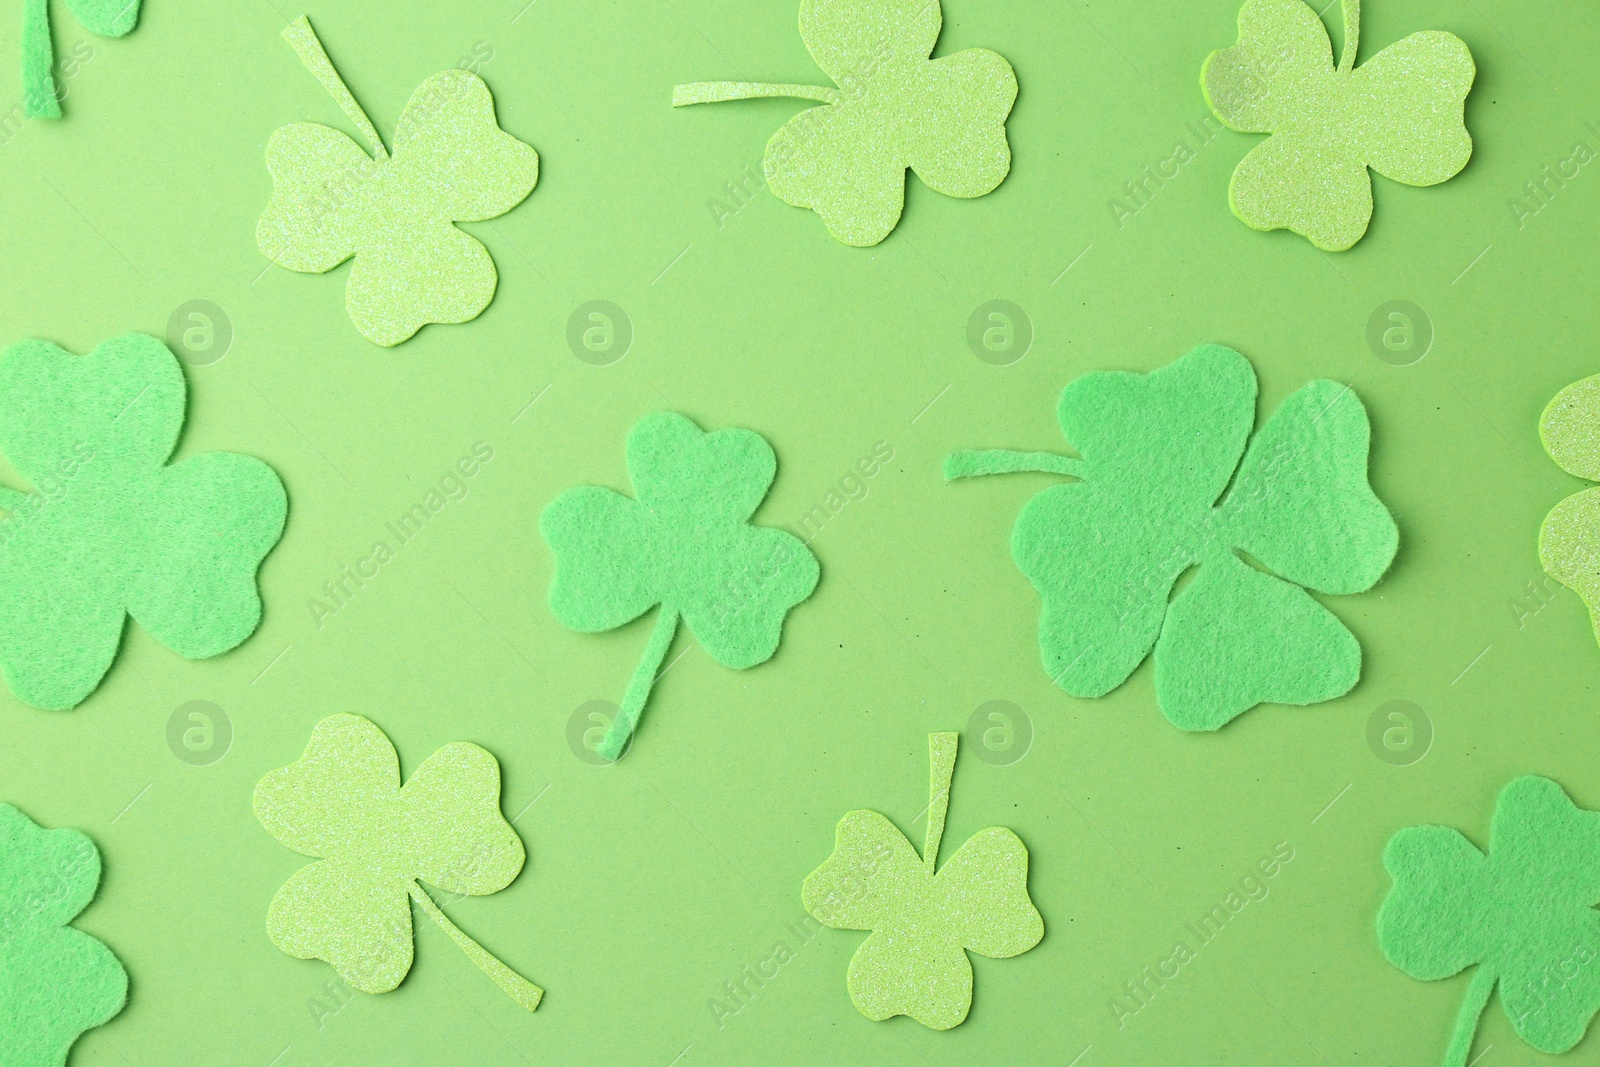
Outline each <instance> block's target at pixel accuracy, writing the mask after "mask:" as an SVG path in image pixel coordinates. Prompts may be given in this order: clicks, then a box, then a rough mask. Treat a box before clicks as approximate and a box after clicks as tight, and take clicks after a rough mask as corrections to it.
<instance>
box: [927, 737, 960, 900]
mask: <svg viewBox="0 0 1600 1067" xmlns="http://www.w3.org/2000/svg"><path fill="white" fill-rule="evenodd" d="M959 737H960V735H959V734H955V733H940V734H929V735H928V832H927V834H926V835H924V836H923V839H922V865H923V866H924V867H926V868H927V870H928V873H929V874H930V875H931V874H934V873H935V872H937V871H938V869H939V839H940V838H941V837H943V836H944V817H945V815H946V813H948V812H949V810H950V777H951V775H953V774H954V773H955V769H956V742H957V740H958V738H959Z"/></svg>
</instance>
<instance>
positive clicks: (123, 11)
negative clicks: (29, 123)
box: [22, 0, 140, 119]
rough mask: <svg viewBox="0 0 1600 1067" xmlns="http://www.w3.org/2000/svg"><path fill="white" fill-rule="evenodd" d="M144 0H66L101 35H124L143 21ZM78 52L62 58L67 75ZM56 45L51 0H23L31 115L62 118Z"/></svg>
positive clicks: (25, 94) (25, 103)
mask: <svg viewBox="0 0 1600 1067" xmlns="http://www.w3.org/2000/svg"><path fill="white" fill-rule="evenodd" d="M139 2H140V0H66V3H67V10H68V11H70V12H72V17H73V18H74V19H76V20H77V21H78V24H79V25H80V26H82V27H83V28H84V29H86V30H88V31H89V32H90V33H92V34H95V35H96V36H98V37H122V36H125V35H126V34H127V33H128V32H129V31H130V30H132V29H133V27H134V23H136V22H138V21H139ZM91 54H92V53H91ZM77 64H78V57H77V55H76V53H74V55H73V56H72V57H71V58H70V59H64V60H62V61H61V69H62V71H63V72H64V73H65V74H66V76H67V77H69V78H70V77H71V76H72V74H73V72H74V71H76V70H77ZM55 66H56V48H55V44H54V42H53V41H51V39H50V0H22V107H23V114H25V115H26V116H27V117H28V118H30V119H58V118H60V117H61V101H62V99H63V98H65V96H66V89H65V88H64V87H59V88H58V87H57V85H56V75H55Z"/></svg>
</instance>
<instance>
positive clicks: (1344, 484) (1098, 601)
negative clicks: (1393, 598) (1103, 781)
mask: <svg viewBox="0 0 1600 1067" xmlns="http://www.w3.org/2000/svg"><path fill="white" fill-rule="evenodd" d="M1255 407H1256V377H1255V372H1254V371H1253V370H1252V369H1251V367H1250V363H1249V361H1247V360H1246V359H1245V358H1244V357H1243V356H1241V355H1240V354H1239V353H1237V352H1235V351H1233V350H1232V349H1230V348H1224V347H1222V346H1221V345H1204V346H1202V347H1199V348H1196V349H1194V350H1193V351H1192V352H1190V353H1189V354H1188V355H1186V356H1184V357H1183V358H1182V359H1179V360H1177V361H1175V362H1173V363H1170V364H1168V365H1167V366H1165V367H1162V368H1160V369H1158V370H1154V371H1151V372H1150V373H1149V374H1130V373H1126V372H1122V371H1115V372H1102V373H1096V374H1087V375H1084V376H1083V377H1081V378H1079V379H1077V380H1076V381H1074V382H1072V383H1071V384H1069V385H1068V386H1067V387H1066V388H1065V389H1064V390H1062V392H1061V400H1060V403H1059V405H1058V407H1057V409H1056V418H1057V420H1058V421H1059V422H1060V424H1061V430H1062V432H1063V433H1064V434H1065V435H1066V437H1067V439H1068V440H1069V441H1071V442H1073V443H1074V444H1075V445H1077V447H1078V449H1079V450H1080V452H1081V453H1082V455H1081V457H1069V456H1062V455H1057V454H1055V453H1051V452H1026V453H1025V452H1010V451H978V452H957V453H955V454H953V455H951V456H950V457H949V458H948V459H947V460H946V461H945V477H946V478H947V479H955V478H967V477H973V476H976V475H984V474H1005V473H1011V472H1016V471H1041V472H1046V473H1050V474H1059V475H1066V476H1069V477H1073V478H1077V479H1079V481H1077V482H1076V483H1072V484H1067V485H1056V486H1052V487H1050V488H1049V489H1046V490H1044V491H1043V492H1041V493H1039V494H1038V495H1037V496H1035V497H1034V498H1033V499H1032V500H1030V501H1029V502H1028V504H1027V506H1026V507H1024V508H1023V509H1022V514H1021V515H1020V516H1019V517H1018V518H1017V524H1016V527H1015V528H1014V529H1013V531H1012V534H1011V554H1012V557H1013V558H1014V559H1015V560H1016V562H1017V566H1018V567H1019V568H1020V569H1021V570H1022V573H1023V574H1025V575H1027V576H1028V580H1029V581H1030V582H1032V583H1033V587H1034V589H1036V590H1037V591H1038V593H1039V597H1040V599H1041V600H1042V601H1043V610H1042V612H1041V614H1040V618H1039V646H1040V649H1041V650H1042V652H1043V654H1044V665H1045V670H1047V671H1048V672H1049V673H1050V677H1051V678H1052V679H1054V681H1055V684H1057V685H1059V686H1060V687H1061V688H1062V689H1065V690H1066V691H1067V692H1068V693H1071V694H1072V695H1073V696H1077V697H1097V696H1102V695H1104V694H1105V693H1108V692H1110V691H1111V690H1113V689H1115V688H1116V687H1117V686H1119V685H1121V684H1122V683H1123V681H1124V680H1126V679H1127V677H1128V675H1130V674H1132V673H1133V670H1134V668H1136V667H1137V666H1138V665H1139V664H1140V663H1142V662H1143V661H1144V658H1145V657H1146V656H1148V655H1150V654H1151V649H1152V648H1154V655H1155V689H1156V699H1157V702H1158V703H1159V704H1160V706H1161V710H1162V713H1163V714H1165V715H1166V717H1167V718H1168V719H1169V720H1171V721H1172V723H1173V724H1174V725H1176V726H1178V727H1179V728H1181V729H1184V730H1215V729H1217V728H1219V727H1221V726H1222V725H1223V724H1225V723H1227V722H1230V721H1231V720H1233V719H1234V718H1235V717H1237V716H1239V715H1241V714H1243V713H1244V712H1245V711H1247V710H1249V709H1250V708H1252V707H1254V706H1255V705H1257V704H1261V703H1267V702H1272V703H1278V704H1315V703H1318V702H1319V701H1324V700H1332V699H1333V698H1334V697H1338V696H1342V695H1343V694H1344V693H1346V692H1348V691H1349V690H1350V688H1351V687H1352V686H1354V685H1355V684H1356V680H1357V679H1358V678H1359V677H1360V675H1361V646H1360V645H1358V644H1357V643H1356V639H1355V637H1354V635H1352V634H1351V633H1350V631H1349V630H1348V629H1346V628H1345V626H1344V624H1343V623H1341V622H1340V621H1339V620H1338V619H1337V618H1335V617H1334V616H1333V614H1332V613H1330V612H1329V611H1328V610H1327V609H1326V608H1324V607H1323V606H1322V605H1321V604H1319V603H1318V602H1317V601H1316V600H1315V599H1313V598H1312V597H1311V595H1310V594H1309V593H1307V592H1306V590H1305V589H1304V588H1301V587H1302V586H1304V587H1307V588H1310V589H1315V590H1318V591H1319V592H1323V593H1359V592H1361V591H1363V590H1365V589H1369V588H1371V587H1372V585H1373V584H1374V583H1376V582H1377V581H1378V579H1379V578H1381V577H1382V576H1383V574H1384V572H1385V571H1386V570H1387V569H1388V567H1389V563H1390V561H1391V560H1393V559H1394V554H1395V550H1396V548H1397V547H1398V544H1399V532H1398V531H1397V530H1396V528H1395V523H1394V519H1393V518H1392V517H1391V516H1390V514H1389V511H1388V509H1387V508H1385V507H1384V506H1383V504H1382V503H1381V502H1380V501H1379V500H1378V498H1377V497H1376V496H1375V495H1374V494H1373V492H1372V488H1371V486H1370V485H1368V484H1367V444H1368V437H1369V429H1368V425H1367V412H1366V409H1365V408H1364V407H1362V405H1361V401H1360V400H1359V399H1357V398H1356V395H1355V393H1354V392H1352V391H1351V389H1350V387H1349V386H1347V385H1340V384H1338V383H1337V382H1331V381H1327V380H1317V381H1313V382H1310V383H1308V384H1306V385H1305V386H1302V387H1301V388H1300V389H1299V391H1297V392H1296V393H1294V395H1292V396H1290V397H1289V398H1288V399H1287V400H1285V401H1284V402H1283V405H1282V406H1281V407H1279V408H1278V410H1277V411H1276V412H1274V413H1273V415H1272V417H1271V418H1269V419H1267V421H1266V423H1265V424H1263V425H1262V427H1261V428H1260V430H1259V431H1257V432H1256V434H1255V436H1254V438H1253V439H1252V438H1251V435H1250V431H1251V427H1252V425H1253V424H1254V422H1255ZM1247 441H1248V448H1247V447H1246V442H1247ZM1241 456H1242V460H1241ZM1240 553H1248V554H1249V556H1250V558H1251V560H1253V561H1254V564H1255V565H1252V564H1251V563H1250V562H1246V561H1245V559H1243V558H1241V555H1240ZM1191 567H1197V568H1198V570H1197V572H1196V573H1195V575H1194V580H1193V581H1192V582H1190V583H1188V584H1187V585H1186V586H1185V587H1184V588H1182V589H1181V590H1179V591H1178V593H1177V595H1176V596H1172V598H1171V603H1170V604H1169V603H1168V597H1169V595H1170V594H1171V591H1172V589H1173V587H1174V584H1175V583H1176V582H1177V580H1178V577H1179V576H1180V575H1182V574H1183V573H1184V572H1186V571H1188V570H1189V569H1190V568H1191ZM1275 575H1281V576H1282V577H1276V576H1275Z"/></svg>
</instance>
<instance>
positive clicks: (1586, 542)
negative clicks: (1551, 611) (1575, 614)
mask: <svg viewBox="0 0 1600 1067" xmlns="http://www.w3.org/2000/svg"><path fill="white" fill-rule="evenodd" d="M1539 437H1540V438H1541V439H1542V440H1543V441H1544V447H1545V451H1547V452H1549V453H1550V458H1551V459H1553V460H1555V461H1556V463H1557V464H1558V465H1559V466H1560V467H1561V469H1562V470H1564V471H1566V472H1567V473H1568V474H1573V475H1576V476H1578V477H1579V478H1584V479H1587V480H1588V481H1591V482H1600V374H1597V375H1594V376H1592V377H1589V378H1585V379H1583V380H1582V381H1580V382H1574V383H1573V384H1572V385H1569V386H1567V387H1566V388H1565V389H1563V390H1561V392H1559V393H1557V394H1556V396H1555V399H1553V400H1551V401H1550V405H1549V407H1547V408H1545V409H1544V415H1543V417H1542V418H1541V419H1540V420H1539ZM1539 560H1540V562H1541V563H1543V564H1544V569H1545V572H1546V573H1548V574H1549V575H1550V577H1552V578H1554V579H1555V580H1556V581H1558V582H1560V583H1561V584H1562V585H1564V586H1566V587H1567V588H1569V589H1571V590H1573V591H1574V592H1575V593H1577V594H1578V595H1579V596H1580V597H1582V598H1583V602H1584V603H1585V604H1587V605H1588V606H1589V617H1590V619H1591V621H1592V624H1593V626H1594V629H1595V632H1596V634H1597V635H1600V489H1585V490H1583V491H1582V492H1578V493H1573V494H1572V495H1571V496H1569V497H1567V498H1566V499H1565V500H1563V501H1561V502H1560V503H1559V504H1557V505H1556V506H1555V507H1553V508H1551V509H1550V514H1548V515H1546V516H1545V519H1544V525H1543V526H1542V527H1540V529H1539Z"/></svg>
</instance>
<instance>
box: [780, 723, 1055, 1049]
mask: <svg viewBox="0 0 1600 1067" xmlns="http://www.w3.org/2000/svg"><path fill="white" fill-rule="evenodd" d="M958 736H959V735H957V734H953V733H938V734H929V735H928V762H929V780H928V829H927V834H926V836H925V837H924V839H923V845H922V855H921V856H920V857H919V856H918V855H917V850H916V849H915V848H913V847H912V845H911V842H910V841H907V840H906V837H905V835H904V834H902V833H901V832H900V831H899V830H898V829H896V828H895V826H894V824H893V823H891V822H890V821H889V820H888V819H886V818H884V816H882V815H880V814H879V813H878V812H875V811H852V812H850V813H849V814H848V815H846V816H845V817H844V818H843V819H841V820H839V827H838V830H837V831H836V835H835V844H834V848H833V855H831V856H829V857H828V859H827V860H826V861H825V862H824V863H823V864H822V866H820V867H818V868H817V869H816V870H814V871H812V872H811V874H810V875H808V876H807V877H806V881H805V885H804V886H803V887H802V889H801V893H800V895H801V901H802V902H803V903H804V904H805V908H806V911H808V912H810V913H811V915H812V916H814V917H815V918H816V919H817V921H818V922H820V923H822V924H823V925H824V926H830V927H832V928H833V929H835V930H870V931H872V932H871V933H870V934H868V935H867V939H866V940H865V941H863V942H862V943H861V947H860V948H858V949H856V953H855V955H854V956H852V957H851V959H850V971H849V975H848V977H847V978H846V985H847V987H848V988H849V990H850V999H851V1001H852V1002H854V1004H855V1006H856V1009H857V1010H858V1011H860V1012H861V1014H863V1015H865V1016H866V1017H867V1018H869V1019H875V1020H882V1019H887V1018H889V1017H890V1016H893V1015H909V1016H911V1017H912V1018H913V1019H915V1020H917V1022H919V1023H921V1024H922V1025H923V1026H926V1027H929V1028H931V1029H934V1030H948V1029H950V1028H951V1027H952V1026H956V1025H957V1024H959V1023H960V1022H961V1021H962V1020H963V1019H965V1018H966V1017H967V1011H968V1010H969V1009H970V1008H971V1007H972V962H971V961H970V960H969V959H968V958H967V953H968V952H976V953H977V954H978V955H980V956H988V957H989V958H991V959H1005V958H1008V957H1011V956H1019V955H1021V954H1022V953H1024V952H1026V951H1028V950H1029V949H1030V948H1032V947H1033V946H1035V945H1037V944H1038V943H1039V940H1040V938H1042V937H1044V920H1043V919H1041V918H1040V917H1039V911H1038V909H1037V908H1035V907H1034V906H1033V900H1032V898H1031V897H1029V896H1028V849H1027V847H1026V846H1024V845H1023V843H1022V841H1021V840H1020V839H1018V837H1017V835H1016V834H1014V833H1012V832H1011V831H1010V830H1008V829H1006V828H1005V827H1003V826H991V827H989V828H988V829H987V830H980V831H978V832H977V833H976V834H974V835H972V837H970V838H968V839H967V841H966V842H965V843H964V844H963V845H962V846H961V847H960V848H958V849H956V853H955V855H953V856H951V857H950V859H949V860H948V861H946V862H945V864H944V865H943V866H940V865H939V863H938V859H939V839H940V838H941V837H942V836H943V835H944V820H945V814H946V812H947V811H948V809H949V806H950V776H951V773H952V772H953V771H954V770H955V763H956V739H957V737H958Z"/></svg>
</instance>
